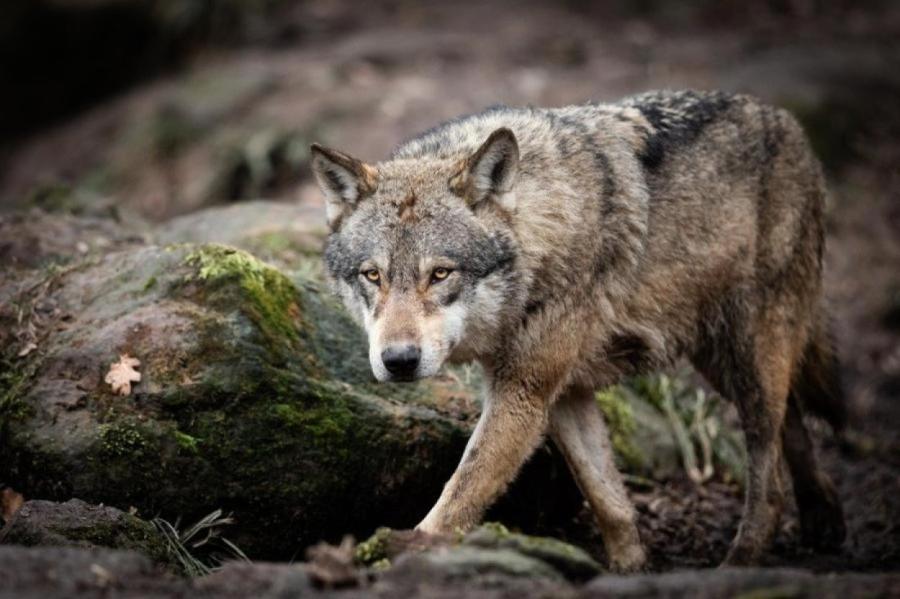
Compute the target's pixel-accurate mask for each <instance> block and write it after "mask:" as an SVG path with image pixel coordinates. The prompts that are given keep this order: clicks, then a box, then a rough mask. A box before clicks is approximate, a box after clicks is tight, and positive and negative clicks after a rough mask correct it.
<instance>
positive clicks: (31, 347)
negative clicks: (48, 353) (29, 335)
mask: <svg viewBox="0 0 900 599" xmlns="http://www.w3.org/2000/svg"><path fill="white" fill-rule="evenodd" d="M36 349H37V343H35V342H34V341H29V342H28V343H26V344H25V347H23V348H22V350H21V351H20V352H19V354H18V356H19V357H20V358H24V357H25V356H27V355H28V354H30V353H31V352H33V351H34V350H36Z"/></svg>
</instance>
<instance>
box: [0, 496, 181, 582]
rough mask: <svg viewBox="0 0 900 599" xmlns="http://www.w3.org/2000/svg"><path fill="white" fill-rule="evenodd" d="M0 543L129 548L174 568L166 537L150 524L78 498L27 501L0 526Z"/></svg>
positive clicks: (33, 545)
mask: <svg viewBox="0 0 900 599" xmlns="http://www.w3.org/2000/svg"><path fill="white" fill-rule="evenodd" d="M0 544H6V545H23V546H26V547H51V546H55V547H82V548H91V547H106V548H110V549H128V550H134V551H137V552H139V553H143V554H144V555H146V556H147V557H148V558H150V559H151V560H152V561H153V562H154V563H156V564H172V568H173V570H174V571H177V567H176V566H175V565H174V563H172V560H171V559H170V556H169V550H168V546H167V544H166V540H165V539H164V538H163V537H162V535H161V534H160V533H159V531H157V529H156V527H154V526H153V525H152V524H151V523H149V522H146V521H144V520H141V519H140V518H137V517H136V516H132V515H131V514H127V513H125V512H123V511H121V510H117V509H116V508H112V507H107V506H96V505H90V504H87V503H85V502H83V501H81V500H80V499H71V500H69V501H67V502H65V503H54V502H52V501H28V502H26V503H25V504H24V505H23V506H22V507H21V508H20V509H19V510H18V511H17V512H16V514H15V515H14V516H13V517H12V519H11V520H10V521H9V522H7V523H6V526H4V527H3V528H2V529H0Z"/></svg>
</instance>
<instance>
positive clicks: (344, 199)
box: [310, 143, 378, 231]
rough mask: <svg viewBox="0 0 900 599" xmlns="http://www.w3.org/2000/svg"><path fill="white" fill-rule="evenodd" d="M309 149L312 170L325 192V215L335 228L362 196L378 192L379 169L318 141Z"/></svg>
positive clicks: (334, 228) (335, 228)
mask: <svg viewBox="0 0 900 599" xmlns="http://www.w3.org/2000/svg"><path fill="white" fill-rule="evenodd" d="M310 151H311V152H312V171H313V174H314V175H315V177H316V182H318V184H319V187H320V188H321V189H322V193H324V194H325V216H326V218H327V220H328V226H329V227H331V229H332V231H334V230H337V228H338V227H339V226H340V224H341V219H343V218H344V216H346V215H348V214H350V213H351V212H352V211H353V209H354V208H355V207H356V205H357V204H358V203H359V201H360V200H362V199H363V198H365V197H366V196H369V195H372V194H373V193H375V189H376V188H377V187H378V171H376V170H375V167H372V166H369V165H368V164H366V163H364V162H361V161H360V160H357V159H356V158H353V157H352V156H348V155H347V154H344V153H343V152H338V151H337V150H332V149H330V148H326V147H323V146H320V145H319V144H315V143H314V144H313V145H312V146H311V147H310Z"/></svg>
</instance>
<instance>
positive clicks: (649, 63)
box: [0, 1, 900, 571]
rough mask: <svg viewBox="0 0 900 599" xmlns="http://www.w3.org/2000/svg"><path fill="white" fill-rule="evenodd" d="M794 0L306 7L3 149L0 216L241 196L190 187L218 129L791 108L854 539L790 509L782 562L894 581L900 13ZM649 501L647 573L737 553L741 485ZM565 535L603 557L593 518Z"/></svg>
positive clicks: (379, 140) (298, 189)
mask: <svg viewBox="0 0 900 599" xmlns="http://www.w3.org/2000/svg"><path fill="white" fill-rule="evenodd" d="M726 4H728V6H731V4H729V3H726ZM745 4H748V5H754V4H755V3H745ZM788 4H789V5H790V6H791V7H793V8H792V9H790V10H788V11H787V13H785V12H782V11H773V10H770V9H769V8H759V9H752V8H746V10H737V9H735V8H734V7H733V6H731V10H730V11H726V10H724V9H723V10H722V11H721V13H719V12H716V10H706V11H701V10H699V9H698V10H697V11H696V12H694V13H691V14H690V15H688V16H683V15H681V14H680V13H679V11H678V9H676V8H674V7H672V6H668V5H664V6H665V7H666V8H665V9H664V10H662V12H661V14H657V15H655V16H646V15H643V14H641V13H640V12H629V11H624V10H621V9H618V10H613V9H610V8H606V9H598V8H594V7H592V5H591V4H590V3H582V2H571V3H552V4H551V3H546V4H539V3H533V2H527V3H521V2H493V3H474V2H473V3H441V2H427V3H423V4H414V3H405V2H377V3H367V5H366V8H365V10H361V9H354V8H352V7H351V6H350V5H349V4H342V3H338V2H324V1H323V2H314V3H305V4H303V5H298V7H297V8H296V9H295V10H291V11H288V12H287V13H286V14H285V15H284V17H283V18H284V19H293V20H294V21H293V22H295V23H296V25H297V27H298V28H299V29H301V30H303V31H307V30H309V31H313V32H314V33H311V34H309V35H306V36H300V37H299V38H298V40H297V41H295V42H292V43H289V44H287V45H281V46H278V47H260V46H250V47H243V48H240V49H235V50H224V49H221V48H220V49H218V50H214V51H207V52H204V53H201V54H200V55H198V57H197V58H196V59H195V60H194V61H192V62H191V63H190V64H189V65H188V66H187V67H186V68H185V69H184V70H182V71H180V72H176V73H172V74H170V75H167V76H165V77H162V78H158V79H156V80H154V81H149V82H146V83H144V84H142V85H140V86H138V87H135V88H132V89H131V90H130V91H128V92H126V93H123V94H121V95H120V96H118V97H116V98H113V99H111V100H108V101H105V102H103V103H102V104H99V105H97V106H95V107H94V108H91V109H90V110H88V111H87V112H84V113H82V114H80V115H78V116H76V117H74V118H72V119H70V120H68V121H66V122H63V123H61V124H59V125H58V126H55V127H53V128H51V129H47V130H44V131H41V132H38V133H36V134H34V135H32V136H31V137H30V138H28V139H26V140H21V141H20V142H18V143H16V144H15V145H12V146H7V149H6V150H5V151H4V152H3V154H2V157H3V158H4V163H3V165H2V166H0V202H2V203H0V205H2V206H4V207H14V206H21V205H23V204H24V203H25V202H26V200H27V199H28V198H33V197H34V192H35V190H36V189H41V188H42V187H46V186H47V185H49V184H57V183H64V184H68V185H73V186H76V187H77V186H83V185H87V183H86V182H87V181H95V180H96V179H97V175H98V173H99V174H101V175H103V176H102V177H100V179H102V180H103V184H102V185H100V190H101V193H100V195H102V196H103V197H104V198H107V199H109V198H112V199H113V202H114V204H115V205H116V206H117V207H119V208H123V209H124V208H127V209H128V210H131V211H133V213H135V214H136V216H135V218H138V217H140V218H145V219H147V220H149V221H158V220H162V219H164V218H168V217H171V216H173V215H176V214H180V213H185V212H190V211H192V210H195V209H197V208H199V207H201V206H202V205H205V204H208V203H212V202H226V201H237V200H241V199H246V198H245V194H244V193H243V192H242V191H241V190H240V188H239V186H238V188H237V190H236V191H235V188H234V187H232V188H231V191H232V192H233V193H226V192H222V193H221V194H220V195H219V196H217V197H216V196H213V197H210V196H209V194H207V195H204V194H202V193H198V194H194V193H193V192H191V191H190V190H191V189H193V187H195V186H196V184H197V181H199V180H202V179H204V178H205V177H206V174H205V169H208V168H212V166H211V165H215V164H217V163H216V160H218V158H217V156H218V154H217V153H216V149H217V148H219V147H220V145H221V143H224V142H222V140H221V138H219V137H217V136H216V134H215V132H216V130H232V129H238V130H253V129H262V128H265V127H273V126H274V127H282V128H291V129H294V130H298V131H302V132H303V134H304V135H306V136H309V137H315V138H316V139H319V140H320V141H322V142H324V143H327V144H329V145H333V146H336V147H339V148H344V149H347V150H350V151H352V152H353V153H354V154H356V155H359V156H361V157H364V158H368V159H372V160H376V159H378V158H381V157H384V156H385V155H386V154H387V152H388V151H389V149H390V148H391V147H392V146H393V145H395V144H396V143H398V142H400V141H401V140H403V139H405V138H406V137H408V136H410V135H412V134H414V133H415V132H417V131H419V130H422V129H424V128H427V127H429V126H431V125H434V124H436V123H437V122H439V121H441V120H442V119H446V118H450V117H453V116H456V115H459V114H461V113H465V112H470V111H474V110H478V109H480V108H483V107H485V106H488V105H491V104H496V103H508V104H534V105H563V104H567V103H574V102H580V101H584V100H588V99H593V100H614V99H616V98H618V97H621V96H623V95H627V94H629V93H634V92H638V91H643V90H647V89H654V88H663V87H678V88H681V87H697V88H724V89H728V90H734V91H742V92H750V93H754V94H756V95H759V96H761V97H763V98H765V99H767V100H770V101H772V102H777V103H780V104H782V105H785V106H787V107H789V108H792V109H794V110H795V111H796V112H797V113H798V115H799V116H800V117H801V119H802V120H803V121H804V123H805V124H806V125H807V126H808V127H809V129H810V135H811V137H812V138H813V141H814V143H815V145H816V147H817V149H818V150H819V152H820V154H821V155H822V156H823V159H824V160H825V162H826V166H827V169H828V173H829V178H830V182H831V189H832V192H833V197H832V201H831V205H830V213H829V230H830V235H829V239H828V250H827V252H828V253H827V260H826V287H827V296H828V298H829V301H830V303H831V304H832V312H833V315H834V321H835V325H836V333H837V340H836V341H837V345H838V348H839V351H840V353H841V356H842V360H843V364H844V379H845V384H846V390H847V400H848V402H849V404H850V406H851V409H852V412H853V414H854V423H853V427H852V429H851V431H850V433H849V434H848V435H847V438H846V439H842V440H836V439H834V438H833V437H831V436H830V435H829V434H828V431H827V430H825V427H824V426H816V438H817V443H818V446H819V452H820V456H821V459H822V460H823V462H824V463H825V466H826V469H827V471H828V472H829V473H830V475H831V476H832V478H833V480H834V481H835V483H836V485H837V488H838V491H839V495H840V497H841V498H842V500H843V502H844V509H845V513H846V517H847V522H848V529H849V538H848V540H847V542H846V543H845V546H844V548H843V550H842V551H841V552H840V553H837V554H833V555H816V554H813V553H811V552H809V551H808V550H806V549H805V548H804V547H802V546H801V545H800V543H799V541H798V526H797V523H796V520H795V519H794V518H793V517H792V516H791V515H790V514H789V515H788V516H787V517H786V518H785V521H784V523H783V526H782V530H781V532H780V534H779V536H778V539H777V541H776V543H775V545H774V547H773V548H772V549H771V550H770V551H769V552H768V553H767V555H766V556H765V564H766V565H786V566H792V567H804V568H810V569H813V570H822V571H824V570H862V571H884V570H897V569H900V501H898V499H897V498H898V497H900V435H898V429H900V102H898V98H900V95H898V94H897V91H898V90H900V75H898V72H900V70H898V69H897V68H896V67H898V66H900V43H898V40H900V35H898V33H900V11H898V10H897V9H896V8H894V9H890V8H889V7H888V8H884V9H882V10H880V11H875V12H867V11H863V10H855V9H853V8H852V7H850V6H849V4H848V5H847V6H843V5H842V6H841V7H840V8H835V9H834V10H825V9H823V10H820V11H814V13H815V14H805V12H804V9H803V8H802V7H803V6H805V5H806V3H788ZM838 4H840V3H838ZM888 4H889V3H886V6H887V5H888ZM795 5H796V6H795ZM615 6H619V4H615ZM704 6H705V5H704ZM760 6H763V5H761V4H760ZM765 6H768V5H765ZM304 28H306V29H304ZM223 74H225V75H224V78H225V79H226V80H227V81H228V82H229V83H230V84H234V85H238V86H244V87H243V88H242V89H248V90H250V91H249V92H240V93H239V94H238V95H237V96H236V97H237V98H238V99H237V100H235V101H233V102H227V103H224V104H222V106H221V107H219V108H216V106H214V104H215V102H208V101H207V99H206V98H205V97H202V96H198V97H199V98H201V99H199V100H198V101H197V104H196V105H191V106H190V108H191V109H192V110H194V111H195V113H196V115H199V116H196V115H195V114H194V113H191V114H192V115H194V116H196V118H198V119H200V120H201V121H202V120H203V119H206V120H205V121H203V122H204V123H207V124H208V125H205V126H206V129H204V130H203V132H202V133H200V134H198V135H197V137H196V139H193V138H192V139H191V140H190V142H189V143H187V144H185V145H184V147H180V148H179V150H178V151H177V152H174V153H171V154H145V153H143V151H142V150H141V151H137V150H135V149H134V148H135V146H134V145H129V144H126V143H124V142H123V141H122V138H123V136H125V135H126V133H127V132H128V131H130V130H132V128H133V126H134V123H135V122H139V121H140V120H141V119H143V118H150V117H152V116H153V115H156V114H159V111H160V110H161V109H162V108H161V107H164V106H167V105H169V104H171V102H172V101H173V98H174V99H175V100H174V101H182V99H183V95H179V94H182V92H183V91H184V90H185V89H192V86H194V87H196V85H197V83H196V82H197V81H198V80H200V81H209V80H210V78H215V77H222V76H223ZM211 104H212V105H213V106H211ZM192 118H193V117H192ZM137 147H138V148H142V147H143V146H140V145H138V146H137ZM110 169H112V170H113V172H112V175H110V172H109V171H110ZM261 193H262V194H264V195H265V196H267V197H269V198H276V199H283V200H285V201H297V202H301V203H310V204H316V203H318V202H319V201H320V200H319V199H318V194H317V193H316V192H315V190H314V189H313V187H312V184H311V182H310V180H309V175H308V172H306V171H305V170H304V169H302V168H299V169H297V170H296V171H294V172H290V173H288V174H287V175H286V176H284V177H275V178H273V179H271V180H270V181H269V182H268V184H267V185H266V186H265V187H263V188H262V191H261ZM632 497H633V499H634V500H635V502H636V503H637V505H638V508H639V511H640V529H641V534H642V536H643V539H644V541H645V543H646V544H647V545H648V547H649V549H650V555H651V567H652V569H655V570H667V569H671V568H677V567H692V566H710V565H715V564H717V563H718V562H719V561H720V560H721V559H722V558H723V557H724V555H725V552H726V550H727V546H728V543H729V541H730V539H731V537H732V536H733V534H734V531H735V529H736V527H737V523H738V520H739V515H740V507H741V501H740V495H739V490H738V489H737V488H735V487H734V486H731V485H726V484H724V483H720V482H712V483H708V484H706V485H704V486H699V487H698V486H694V485H692V484H691V483H690V482H688V481H687V480H684V481H679V480H675V481H670V482H667V483H664V484H663V483H660V484H656V485H654V486H652V487H649V488H648V487H635V488H633V489H632ZM555 532H557V533H558V534H559V535H561V536H562V537H563V538H567V539H570V540H572V541H574V542H576V543H578V544H580V545H582V546H584V547H586V548H587V549H589V550H590V551H591V552H593V553H595V554H598V555H599V554H602V544H601V542H600V538H599V536H598V534H597V532H596V530H594V529H593V528H592V525H590V524H589V519H588V518H587V517H586V516H584V515H583V516H582V517H580V518H579V519H578V520H577V521H574V522H572V523H571V524H570V525H567V526H566V527H565V528H564V529H563V530H560V531H555Z"/></svg>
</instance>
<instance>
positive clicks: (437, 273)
mask: <svg viewBox="0 0 900 599" xmlns="http://www.w3.org/2000/svg"><path fill="white" fill-rule="evenodd" d="M449 276H450V269H449V268H444V267H443V266H438V267H437V268H435V269H434V270H433V271H431V282H432V283H437V282H438V281H443V280H444V279H446V278H447V277H449Z"/></svg>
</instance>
